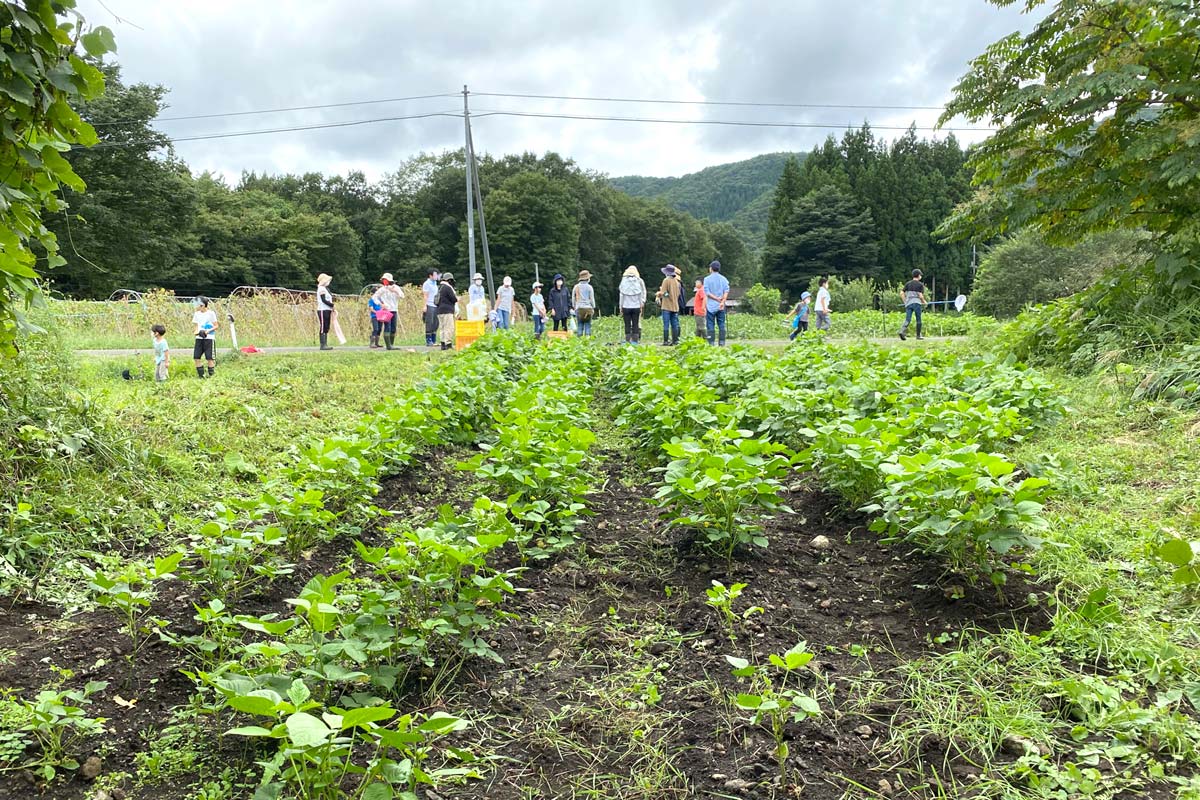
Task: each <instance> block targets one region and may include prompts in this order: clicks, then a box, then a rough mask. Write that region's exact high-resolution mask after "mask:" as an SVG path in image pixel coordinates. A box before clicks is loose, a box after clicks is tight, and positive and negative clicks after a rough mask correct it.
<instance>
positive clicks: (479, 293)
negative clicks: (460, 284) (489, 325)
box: [467, 272, 488, 322]
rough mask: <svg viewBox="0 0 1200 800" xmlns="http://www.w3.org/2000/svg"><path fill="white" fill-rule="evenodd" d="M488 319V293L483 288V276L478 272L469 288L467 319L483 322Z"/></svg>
mask: <svg viewBox="0 0 1200 800" xmlns="http://www.w3.org/2000/svg"><path fill="white" fill-rule="evenodd" d="M487 318H488V301H487V291H486V290H485V289H484V288H483V275H482V274H481V273H478V272H476V273H475V275H474V276H473V277H472V278H471V285H470V286H468V287H467V319H468V320H471V321H472V322H483V321H485V320H487Z"/></svg>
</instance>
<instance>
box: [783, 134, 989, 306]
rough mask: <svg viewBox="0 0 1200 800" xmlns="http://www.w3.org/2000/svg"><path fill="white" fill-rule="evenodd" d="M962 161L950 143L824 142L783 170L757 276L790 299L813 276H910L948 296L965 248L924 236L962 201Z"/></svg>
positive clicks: (965, 285) (884, 279)
mask: <svg viewBox="0 0 1200 800" xmlns="http://www.w3.org/2000/svg"><path fill="white" fill-rule="evenodd" d="M966 162H967V153H966V152H965V151H964V150H963V148H962V147H961V146H960V145H959V143H958V141H957V140H956V139H955V138H954V136H953V135H951V136H947V137H946V138H945V139H942V140H935V141H929V140H923V139H918V138H917V135H916V130H915V129H914V128H909V130H908V131H907V132H906V133H905V134H904V135H903V136H902V137H900V138H899V139H898V140H896V141H894V142H891V143H888V142H885V141H884V140H882V139H880V138H878V137H876V136H875V134H874V133H873V132H872V130H871V128H870V126H869V125H866V124H864V125H863V126H862V127H861V128H859V129H857V130H849V131H847V132H846V133H845V134H844V135H843V136H842V138H841V140H840V141H839V140H837V139H835V138H834V137H832V136H830V137H829V138H827V139H826V140H825V143H824V144H823V145H820V146H818V147H815V148H813V151H812V153H810V154H809V155H808V157H807V158H805V159H804V160H803V162H801V161H799V160H798V159H795V158H791V159H789V160H788V162H787V163H786V164H785V165H784V169H783V174H782V175H781V176H780V178H779V183H778V184H777V185H776V188H775V193H774V196H773V198H772V201H771V209H770V212H769V214H768V217H767V229H766V245H765V247H764V248H763V252H762V277H763V280H764V281H765V282H766V283H768V284H771V285H774V286H778V287H779V288H780V289H782V290H783V291H784V292H785V294H787V295H789V296H790V297H792V298H795V297H798V296H799V294H800V293H801V292H802V291H804V290H805V289H807V288H808V287H809V284H810V282H811V281H812V279H813V278H814V277H816V276H817V275H828V274H836V275H840V276H842V277H845V278H858V277H866V278H871V279H873V280H875V281H877V282H879V283H895V282H903V281H905V280H907V279H908V276H909V275H910V273H911V271H912V270H913V269H921V270H922V271H923V272H924V274H925V276H926V280H929V279H930V278H935V279H936V281H937V284H938V286H939V296H940V294H941V291H940V287H943V286H944V287H946V288H947V289H949V290H950V291H951V292H966V291H968V290H969V288H970V284H971V278H972V276H971V247H970V244H969V243H965V242H953V243H944V242H941V241H939V240H938V239H937V238H935V237H934V235H933V232H934V231H935V230H936V229H937V228H938V226H939V225H941V224H942V222H943V221H944V220H945V219H946V217H947V216H948V215H949V214H950V212H951V211H952V210H953V209H954V207H955V206H956V205H958V204H959V203H961V202H963V201H965V200H967V199H968V198H969V197H970V196H971V193H972V189H971V173H970V171H969V170H968V169H967V167H966Z"/></svg>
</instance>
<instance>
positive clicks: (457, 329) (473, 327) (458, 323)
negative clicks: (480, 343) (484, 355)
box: [454, 319, 487, 339]
mask: <svg viewBox="0 0 1200 800" xmlns="http://www.w3.org/2000/svg"><path fill="white" fill-rule="evenodd" d="M485 325H487V321H486V320H482V319H480V320H475V321H473V322H471V321H468V320H465V319H460V320H455V322H454V333H455V338H459V339H461V338H462V337H463V336H473V337H475V338H476V339H478V338H479V337H480V336H483V331H484V326H485Z"/></svg>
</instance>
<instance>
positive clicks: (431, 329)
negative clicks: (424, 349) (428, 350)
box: [425, 306, 438, 344]
mask: <svg viewBox="0 0 1200 800" xmlns="http://www.w3.org/2000/svg"><path fill="white" fill-rule="evenodd" d="M437 333H438V313H437V308H436V307H435V306H425V344H436V343H437Z"/></svg>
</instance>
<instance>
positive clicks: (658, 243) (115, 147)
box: [47, 65, 757, 302]
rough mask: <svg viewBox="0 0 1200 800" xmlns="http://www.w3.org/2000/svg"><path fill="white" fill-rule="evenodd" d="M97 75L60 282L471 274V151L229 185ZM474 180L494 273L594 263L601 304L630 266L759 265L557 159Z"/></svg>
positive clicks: (59, 223) (701, 223) (289, 283)
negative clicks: (186, 155) (389, 168)
mask: <svg viewBox="0 0 1200 800" xmlns="http://www.w3.org/2000/svg"><path fill="white" fill-rule="evenodd" d="M103 69H104V72H105V74H106V80H107V87H106V90H105V93H104V94H103V96H101V97H100V98H97V99H95V100H91V101H88V102H86V103H82V104H81V108H80V114H81V116H82V117H83V118H84V119H85V120H87V121H88V122H90V123H91V124H92V125H93V126H94V127H95V128H96V130H97V132H98V133H99V136H100V143H99V144H98V145H97V146H95V147H91V148H79V149H75V150H72V151H71V152H70V153H69V154H67V158H68V160H69V161H70V162H71V165H72V167H74V169H75V171H76V172H77V173H78V174H79V175H80V177H82V178H83V180H84V181H85V182H86V184H87V192H86V194H77V193H70V192H68V193H67V194H66V200H67V202H68V204H69V211H68V212H67V213H58V214H53V215H49V216H48V218H47V225H48V227H49V228H50V229H51V230H52V231H53V232H54V233H55V234H56V235H57V237H58V240H59V242H60V244H61V249H62V255H63V257H64V258H65V259H66V263H65V264H64V265H62V266H60V267H57V268H55V269H53V270H52V271H51V272H50V277H51V279H52V281H53V284H54V288H55V290H56V291H58V292H60V293H63V294H68V295H72V296H77V297H106V296H108V295H109V294H110V293H111V292H112V291H113V290H115V289H118V288H132V289H139V290H141V289H147V288H151V287H165V288H167V289H171V290H174V291H176V292H177V293H179V294H196V293H206V294H221V293H224V292H228V291H230V290H232V289H234V288H236V287H237V286H240V285H260V286H286V287H298V288H308V287H310V286H311V285H312V284H313V282H314V280H315V277H316V275H317V274H318V273H320V272H327V273H329V274H330V275H332V276H333V277H334V288H335V289H336V290H338V291H342V292H357V291H358V290H359V289H360V288H361V287H362V286H363V285H364V284H367V283H370V282H372V281H374V280H376V279H377V277H378V276H379V275H380V274H381V273H382V272H385V271H386V272H392V273H393V274H395V276H396V278H397V280H399V281H402V282H404V281H419V280H421V279H423V278H424V276H425V271H426V270H427V268H429V267H439V268H442V269H453V270H455V271H456V272H459V274H460V275H461V274H462V273H464V272H465V271H466V264H467V245H466V242H467V235H466V234H467V231H466V222H465V209H464V197H463V183H464V174H463V171H464V159H463V153H462V151H457V152H447V153H442V154H421V155H418V156H415V157H414V158H411V159H409V160H408V161H406V162H405V163H403V164H400V165H398V167H397V169H396V170H395V171H394V172H392V173H391V174H389V175H387V176H386V177H385V178H384V179H383V180H381V181H379V182H376V183H372V182H370V181H368V180H367V179H366V178H365V177H364V176H363V175H362V174H361V173H351V174H349V175H344V176H342V175H321V174H318V173H307V174H303V175H282V176H275V175H258V174H254V173H247V174H243V175H242V176H241V179H240V180H239V181H238V182H237V183H236V185H229V184H228V183H227V182H226V181H225V180H224V179H222V178H221V177H219V176H214V175H211V174H207V173H206V174H201V175H195V176H194V175H192V174H191V172H190V170H189V169H188V167H187V165H186V164H184V163H183V162H182V161H180V160H179V159H177V158H176V157H174V155H173V154H172V151H171V148H170V143H169V141H168V139H167V138H166V137H165V136H164V135H163V134H161V133H159V132H158V131H156V130H155V129H154V127H153V123H154V119H155V117H156V116H157V115H158V113H159V112H160V111H161V110H162V108H163V100H164V97H165V94H166V90H165V89H164V88H163V87H161V86H148V85H145V84H137V85H132V86H126V85H124V84H123V83H122V81H121V80H120V72H119V69H118V68H117V67H115V66H107V65H106V66H105V67H104V68H103ZM479 177H480V184H481V190H482V193H483V196H484V210H485V213H486V221H487V233H488V239H489V243H490V252H491V256H492V263H493V266H494V270H495V273H496V279H497V281H499V278H500V276H502V275H505V274H508V275H511V276H512V277H513V279H514V281H516V283H517V285H518V286H519V287H521V288H522V289H524V287H527V286H528V285H529V284H530V283H531V282H532V281H533V275H534V266H533V265H534V263H535V262H536V263H537V264H538V265H539V268H540V273H541V275H542V277H543V280H546V279H548V278H549V277H551V276H553V274H554V273H555V272H563V273H564V274H567V275H568V276H570V277H571V278H572V279H573V277H574V275H575V274H576V273H577V272H578V270H580V269H588V270H590V271H591V272H592V273H593V275H594V276H595V278H594V283H595V285H596V287H597V290H598V291H599V293H600V299H601V302H606V301H608V300H609V299H610V296H611V293H612V291H614V287H615V284H616V282H617V277H618V276H619V274H620V269H621V268H623V267H624V266H625V265H627V264H637V265H640V266H642V267H643V271H644V272H646V273H647V274H649V275H654V274H657V271H658V269H657V268H658V267H661V266H662V265H664V264H667V263H674V264H676V265H678V266H680V267H682V268H683V269H684V272H685V274H692V273H695V272H698V271H699V270H700V269H702V268H703V267H704V266H705V265H707V264H708V262H709V261H711V260H712V259H714V258H719V259H720V260H721V262H722V263H723V264H724V265H725V269H726V274H727V275H729V276H730V278H731V279H732V280H734V281H738V279H739V276H741V277H743V278H752V277H753V273H754V272H756V271H757V269H756V268H757V265H756V264H755V263H754V260H753V255H752V253H751V252H750V251H749V250H748V249H747V248H746V246H745V245H744V243H743V242H742V240H741V238H740V237H739V236H738V234H737V233H736V231H735V230H734V229H733V227H732V226H731V225H730V224H728V223H721V222H710V221H707V220H698V219H696V218H694V217H692V216H691V215H689V214H687V213H684V212H682V211H679V210H676V209H673V208H670V207H669V206H668V205H667V204H665V203H663V202H661V201H656V200H648V199H643V198H635V197H632V196H630V195H627V194H624V193H622V192H619V191H617V190H616V189H614V188H612V187H611V186H610V185H608V182H607V180H606V179H605V177H604V176H602V175H600V174H598V173H594V172H590V171H587V170H585V169H582V168H581V167H579V166H577V165H576V164H575V163H574V162H572V161H570V160H568V159H565V158H563V157H561V156H559V155H557V154H555V153H547V154H545V155H542V156H537V155H533V154H530V153H526V154H523V155H508V156H504V157H499V158H496V157H492V156H487V155H485V156H483V157H482V158H481V160H480V168H479ZM477 224H478V220H477ZM476 241H477V243H479V242H480V237H479V236H478V235H477V236H476ZM477 255H478V257H479V262H478V263H479V267H480V269H481V270H482V264H483V261H482V253H479V254H477Z"/></svg>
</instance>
